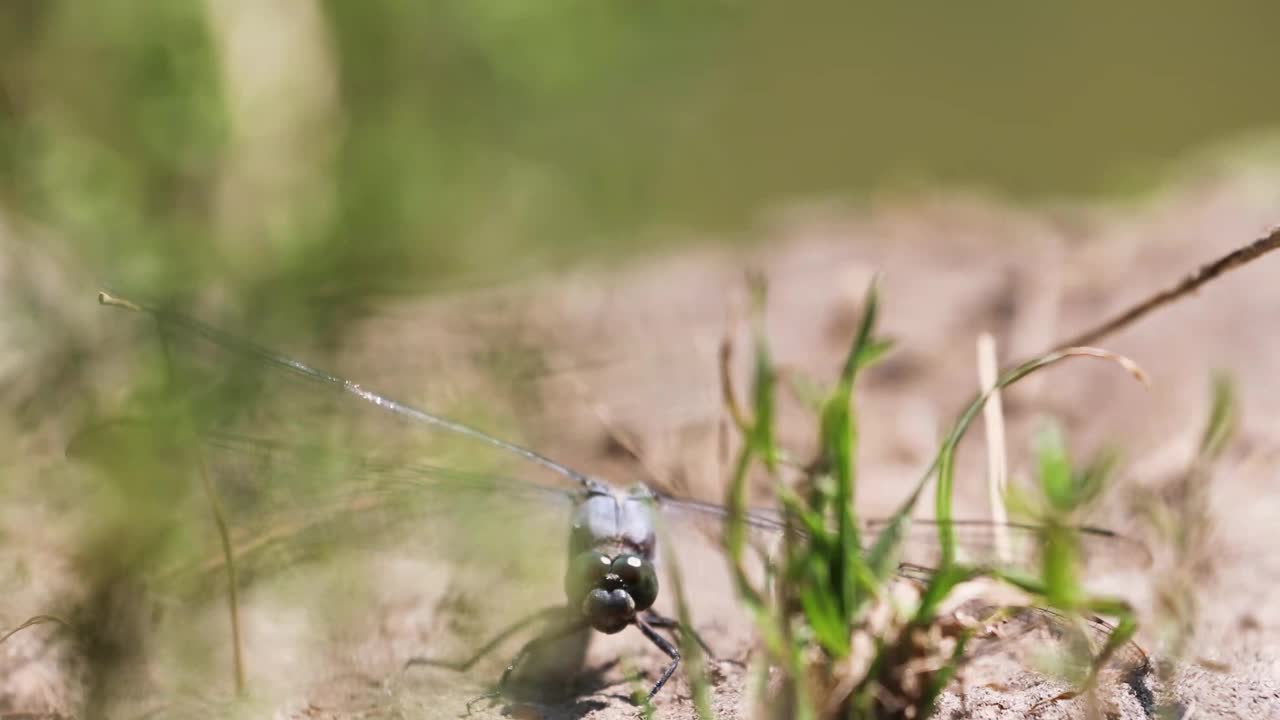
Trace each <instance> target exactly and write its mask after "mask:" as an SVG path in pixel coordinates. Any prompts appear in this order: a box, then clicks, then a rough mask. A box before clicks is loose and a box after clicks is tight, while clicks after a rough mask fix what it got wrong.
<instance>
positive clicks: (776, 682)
mask: <svg viewBox="0 0 1280 720" xmlns="http://www.w3.org/2000/svg"><path fill="white" fill-rule="evenodd" d="M752 289H753V304H754V317H755V323H754V325H755V331H754V337H755V339H754V344H755V349H754V377H753V381H752V389H751V404H750V407H751V412H750V414H748V413H747V412H745V411H744V410H743V408H742V407H741V406H740V405H739V402H738V400H737V398H736V395H735V391H734V389H733V387H732V384H731V383H730V381H728V379H727V372H726V375H725V377H726V380H725V382H724V391H725V401H726V404H727V405H728V407H729V413H730V415H731V416H732V418H733V419H734V422H735V423H736V424H737V426H738V429H739V431H740V434H741V437H742V444H741V448H740V450H739V452H738V454H737V457H736V460H735V462H734V465H733V470H732V475H731V478H730V485H729V488H728V498H727V503H726V504H727V506H728V510H729V520H728V523H727V525H726V529H725V535H724V544H725V547H726V550H727V554H728V556H729V559H730V564H731V566H732V569H733V574H734V578H735V583H736V586H737V589H738V592H739V594H740V595H741V597H742V598H743V600H744V602H745V603H746V605H747V607H748V609H749V610H750V612H751V614H752V616H753V618H754V620H755V623H756V625H757V627H758V629H759V631H760V633H761V636H762V641H763V646H764V650H765V656H766V662H767V664H768V666H769V667H770V668H772V669H773V670H774V674H773V676H772V678H771V679H770V680H769V683H768V684H769V691H768V692H767V695H768V700H767V701H766V703H765V704H766V707H767V709H768V710H769V712H770V714H771V715H772V716H774V717H786V718H802V719H803V718H834V717H847V718H922V717H928V716H929V715H930V714H931V713H932V712H933V709H934V707H935V704H936V702H937V700H938V698H939V696H940V695H941V693H942V692H943V690H944V689H945V688H946V687H947V685H948V683H949V682H950V681H951V679H952V678H953V677H954V676H955V674H956V673H957V672H958V671H959V670H960V668H961V666H962V665H963V663H964V661H965V658H966V647H967V646H968V644H969V643H970V642H971V640H973V639H974V636H975V634H976V633H978V632H980V631H981V629H980V627H978V624H976V623H971V624H968V625H966V624H957V623H954V622H949V621H948V618H947V616H946V613H945V612H944V606H945V605H946V603H947V601H948V600H949V598H950V597H951V596H952V594H953V593H954V591H955V590H956V589H957V588H958V587H959V586H960V585H961V584H962V583H965V582H966V581H969V580H973V579H976V578H981V577H986V578H991V579H993V580H996V581H999V582H1002V583H1004V584H1006V585H1011V586H1013V587H1015V588H1017V589H1019V590H1021V591H1022V592H1023V593H1024V594H1025V595H1026V596H1027V597H1028V598H1029V600H1028V605H1029V606H1032V607H1037V608H1046V609H1050V610H1052V611H1054V612H1056V613H1057V614H1058V615H1060V616H1061V617H1062V618H1063V619H1066V620H1068V621H1070V620H1071V619H1075V618H1079V619H1083V618H1084V617H1086V616H1089V615H1094V614H1103V615H1109V616H1112V617H1117V618H1119V622H1118V624H1117V625H1116V626H1115V627H1114V628H1113V630H1112V632H1110V634H1109V635H1108V637H1107V639H1106V641H1105V643H1104V646H1103V647H1102V648H1101V650H1100V651H1098V652H1097V654H1096V656H1094V657H1092V659H1091V662H1090V663H1089V666H1088V670H1087V672H1086V673H1085V674H1084V675H1083V677H1081V678H1079V685H1078V688H1079V690H1077V691H1073V692H1071V693H1065V694H1063V695H1062V696H1060V698H1061V699H1066V698H1069V697H1074V696H1075V694H1077V693H1078V692H1080V691H1083V690H1087V689H1089V688H1090V687H1091V686H1092V685H1093V683H1094V682H1096V679H1097V677H1098V672H1099V670H1100V669H1101V668H1102V666H1103V665H1105V663H1106V662H1107V660H1108V658H1109V657H1110V656H1111V655H1112V654H1113V653H1115V652H1116V651H1117V649H1119V648H1120V647H1122V646H1123V645H1125V644H1126V643H1128V642H1129V641H1130V639H1131V638H1132V636H1133V633H1134V631H1135V629H1136V626H1135V624H1134V621H1133V619H1132V613H1131V611H1130V609H1129V606H1128V605H1127V604H1126V603H1125V602H1124V601H1123V600H1120V599H1118V598H1107V597H1095V596H1091V595H1089V594H1088V593H1087V592H1086V591H1085V590H1084V588H1083V585H1082V582H1081V577H1080V574H1079V570H1078V568H1079V563H1080V548H1079V547H1078V538H1077V534H1078V532H1077V528H1076V527H1075V525H1074V524H1073V517H1074V516H1075V514H1076V513H1077V511H1079V510H1080V509H1081V508H1082V507H1084V506H1085V505H1086V504H1087V503H1088V502H1089V501H1090V500H1092V499H1093V498H1094V497H1096V496H1097V494H1098V492H1099V491H1100V490H1101V488H1102V486H1103V485H1104V483H1105V480H1106V477H1107V474H1108V472H1109V470H1110V468H1111V466H1112V460H1111V458H1110V457H1109V456H1104V457H1103V458H1102V459H1100V460H1098V461H1095V462H1094V463H1091V464H1089V465H1087V466H1085V467H1083V468H1080V469H1074V468H1072V467H1071V465H1070V463H1069V461H1068V460H1067V454H1066V451H1065V449H1064V446H1063V442H1062V439H1061V437H1060V435H1057V434H1053V433H1050V434H1046V435H1044V436H1042V438H1041V442H1040V448H1039V476H1040V477H1039V480H1040V483H1039V484H1040V487H1039V495H1040V496H1041V499H1039V500H1038V501H1032V500H1031V499H1029V498H1026V499H1023V500H1022V501H1021V502H1022V504H1024V505H1026V506H1027V507H1028V508H1034V509H1035V515H1036V518H1037V520H1038V523H1039V525H1038V530H1037V534H1038V535H1039V538H1038V539H1039V545H1040V548H1041V551H1040V553H1039V565H1038V567H1035V568H1034V570H1035V571H1034V572H1032V571H1018V570H1017V569H1016V568H1013V567H1006V566H1004V565H1002V564H998V563H995V562H990V561H987V562H980V563H971V562H962V561H961V560H960V553H958V547H957V545H958V543H957V536H956V521H955V520H954V519H953V515H952V489H953V486H954V473H955V453H956V448H957V446H958V444H959V442H960V440H961V438H962V437H963V436H964V433H965V432H966V430H967V429H968V427H969V425H970V424H971V423H972V422H973V420H974V419H975V417H976V416H977V415H978V413H979V412H980V411H981V409H982V407H983V405H984V403H985V402H986V400H987V398H988V397H989V396H990V395H991V394H992V393H994V392H996V391H999V390H1000V389H1002V388H1005V387H1007V386H1009V385H1012V384H1013V383H1016V382H1018V381H1019V380H1021V379H1022V378H1024V377H1026V376H1028V375H1030V374H1032V373H1034V372H1037V371H1039V370H1041V369H1044V368H1046V367H1048V366H1050V365H1053V364H1056V363H1058V362H1060V361H1062V360H1065V359H1067V358H1070V357H1093V358H1100V359H1105V360H1108V361H1110V362H1113V363H1116V364H1119V365H1120V366H1121V367H1123V368H1124V369H1126V370H1128V371H1129V372H1130V373H1131V374H1133V375H1134V376H1135V377H1137V378H1138V379H1143V380H1144V379H1145V378H1144V377H1143V375H1142V373H1141V370H1140V369H1138V368H1137V366H1136V365H1134V364H1133V363H1132V362H1131V361H1129V360H1127V359H1125V358H1123V357H1120V356H1118V355H1115V354H1112V353H1109V352H1106V351H1103V350H1098V349H1096V348H1089V347H1071V348H1065V349H1061V350H1057V351H1054V352H1051V353H1049V354H1046V355H1044V356H1042V357H1038V358H1035V359H1033V360H1030V361H1028V362H1025V363H1023V364H1021V365H1019V366H1017V367H1015V368H1013V369H1012V370H1009V371H1007V372H1005V373H1004V374H1003V375H1001V376H1000V377H999V378H998V379H997V381H996V382H995V384H994V386H993V387H992V388H991V389H989V390H988V391H986V392H984V393H982V394H980V395H979V396H978V397H977V398H975V399H974V400H973V401H972V402H971V403H969V405H968V406H967V407H966V408H965V410H964V411H963V412H962V413H961V414H960V416H959V417H958V418H957V420H956V422H955V424H954V426H953V428H952V429H951V431H950V432H949V433H948V435H947V436H946V437H945V439H944V441H943V442H942V444H941V447H940V448H939V450H938V452H937V455H936V457H935V459H934V461H933V463H932V464H931V465H930V467H929V469H928V470H927V471H926V472H925V473H924V474H923V476H922V477H921V478H920V479H919V481H918V482H917V483H916V485H915V486H914V488H913V489H912V491H911V492H910V494H909V496H908V497H907V499H906V500H905V501H904V502H903V503H902V505H901V506H900V507H899V508H898V509H897V511H896V512H895V513H894V514H893V515H892V516H891V517H890V518H889V519H888V520H887V521H885V522H883V523H879V524H877V525H876V526H875V531H874V532H873V531H872V529H871V528H872V526H869V525H866V524H864V523H862V522H861V521H860V519H859V517H858V515H857V511H856V508H855V497H856V488H857V464H856V455H857V453H856V448H857V439H858V417H857V413H856V411H855V408H854V403H853V397H854V388H855V384H856V380H857V378H858V375H859V373H860V372H861V371H863V370H865V369H866V368H867V367H868V366H870V365H871V364H872V363H874V362H875V361H876V360H877V359H879V358H880V357H882V356H883V355H884V354H885V353H886V352H887V351H888V350H889V349H890V347H891V344H890V342H889V341H887V340H886V339H883V338H880V337H879V336H877V334H876V317H877V312H878V309H879V302H878V296H877V290H876V285H875V283H874V282H873V283H872V284H871V286H870V287H869V289H868V290H867V293H866V298H865V302H864V304H863V311H862V316H861V319H860V322H859V324H858V330H857V333H856V335H855V337H854V340H853V343H852V345H851V346H850V348H849V350H848V353H847V355H846V357H845V361H844V363H843V366H842V369H841V371H840V374H839V377H838V378H837V380H836V383H835V385H834V387H832V388H831V389H830V390H829V391H828V392H826V393H825V395H823V396H822V397H821V401H820V402H819V403H818V409H817V413H816V415H817V418H816V423H817V432H818V434H819V438H818V448H819V449H818V451H817V454H816V455H815V456H814V457H813V458H812V459H811V460H810V461H809V462H807V463H804V464H802V465H800V466H799V467H793V464H791V463H787V462H784V460H785V458H786V455H785V453H784V451H783V450H782V449H781V448H780V447H779V446H778V444H777V441H776V434H775V422H776V407H777V402H776V394H777V392H776V390H777V386H778V384H777V371H776V368H775V366H774V364H773V361H772V358H771V355H770V351H769V346H768V343H767V340H766V338H765V336H764V332H763V330H762V322H761V320H760V319H761V316H762V311H763V306H764V298H765V290H764V285H763V282H761V281H759V280H756V281H755V282H754V283H753V287H752ZM722 357H725V358H727V357H728V351H727V350H726V352H725V353H724V354H723V355H722ZM725 364H726V365H727V362H726V363H725ZM756 469H762V470H763V472H764V473H765V474H766V475H767V476H768V477H769V478H770V480H771V481H772V484H773V486H774V488H775V490H776V493H777V495H778V498H779V500H780V505H781V516H782V523H783V526H784V528H785V530H784V533H783V540H782V548H781V550H780V552H777V553H774V554H771V555H767V556H766V560H765V561H764V562H765V581H764V582H760V581H758V580H756V579H754V578H753V577H752V576H751V573H749V572H748V570H747V557H746V555H747V549H748V546H749V544H750V542H749V541H750V537H749V533H750V528H749V525H750V523H749V522H748V521H749V518H748V515H747V505H746V488H747V479H748V476H749V475H750V474H751V473H752V471H753V470H756ZM790 470H794V471H795V472H792V473H790V474H789V473H788V471H790ZM935 477H936V480H937V483H936V486H935V487H936V489H935V498H934V500H935V502H934V507H935V513H936V518H935V520H934V527H936V531H937V544H938V547H939V549H940V553H939V555H940V560H939V562H938V564H937V566H936V567H934V568H929V569H920V568H916V569H917V570H923V572H921V573H920V574H919V576H918V577H919V579H920V582H919V584H917V585H916V586H915V587H914V590H915V592H914V593H911V592H907V591H905V590H904V584H903V583H902V582H900V581H899V580H898V578H897V576H898V574H899V570H900V566H899V563H900V560H901V559H902V557H903V553H904V549H905V543H906V540H907V537H908V534H909V530H910V528H911V525H912V515H913V514H914V512H915V510H916V507H917V505H918V504H919V500H920V498H921V497H922V496H923V494H924V491H925V489H926V487H927V486H928V483H929V481H930V480H932V479H934V478H935ZM789 478H790V479H794V480H796V482H795V483H788V482H787V480H788V479H789ZM910 589H911V588H908V590H910ZM1000 610H1001V611H1004V612H1012V611H1014V610H1017V608H1008V607H1006V608H1001V609H1000Z"/></svg>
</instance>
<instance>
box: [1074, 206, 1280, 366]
mask: <svg viewBox="0 0 1280 720" xmlns="http://www.w3.org/2000/svg"><path fill="white" fill-rule="evenodd" d="M1276 249H1280V227H1276V228H1275V229H1273V230H1272V231H1271V233H1270V234H1269V235H1267V236H1265V237H1261V238H1259V239H1257V240H1254V241H1253V242H1251V243H1249V244H1248V245H1245V246H1244V247H1242V248H1237V249H1236V250H1233V251H1231V252H1229V253H1227V254H1226V255H1223V256H1222V257H1220V258H1218V259H1217V260H1215V261H1213V262H1211V263H1209V264H1207V265H1203V266H1201V267H1200V269H1199V270H1196V271H1195V272H1193V273H1191V274H1190V275H1187V276H1186V277H1184V278H1183V279H1182V280H1181V281H1180V282H1179V283H1178V284H1177V285H1174V286H1173V287H1170V288H1167V289H1165V290H1162V291H1160V292H1158V293H1156V294H1155V295H1152V296H1151V297H1149V298H1147V299H1146V300H1143V301H1142V302H1140V303H1138V304H1137V305H1134V306H1133V307H1131V308H1129V309H1128V310H1125V311H1124V312H1122V313H1120V314H1119V315H1117V316H1115V317H1113V318H1111V319H1110V320H1107V321H1106V322H1104V323H1102V324H1101V325H1098V326H1096V327H1093V328H1090V329H1088V330H1086V331H1084V332H1082V333H1080V334H1079V335H1076V336H1075V337H1073V338H1070V339H1067V340H1063V341H1061V342H1059V343H1058V344H1056V345H1054V346H1053V348H1052V349H1051V350H1050V351H1049V352H1055V351H1058V350H1065V349H1067V348H1069V347H1076V346H1080V345H1096V344H1097V343H1098V341H1099V340H1102V339H1103V338H1105V337H1108V336H1110V335H1112V334H1114V333H1116V332H1118V331H1120V330H1122V329H1124V328H1125V327H1128V326H1129V325H1131V324H1133V323H1134V322H1136V321H1137V320H1139V319H1141V318H1142V317H1144V316H1146V315H1147V314H1149V313H1150V312H1152V311H1153V310H1157V309H1159V308H1161V307H1163V306H1165V305H1168V304H1169V303H1171V302H1174V301H1175V300H1178V299H1180V298H1181V297H1182V296H1184V295H1189V294H1191V293H1194V292H1195V291H1197V290H1199V289H1200V287H1201V286H1202V285H1204V284H1206V283H1208V282H1209V281H1211V280H1214V279H1215V278H1217V277H1218V276H1219V275H1223V274H1225V273H1227V272H1230V271H1231V270H1235V269H1236V268H1239V267H1242V266H1244V265H1247V264H1249V263H1251V262H1253V261H1254V260H1257V259H1258V258H1260V257H1262V256H1263V255H1266V254H1267V253H1269V252H1271V251H1272V250H1276Z"/></svg>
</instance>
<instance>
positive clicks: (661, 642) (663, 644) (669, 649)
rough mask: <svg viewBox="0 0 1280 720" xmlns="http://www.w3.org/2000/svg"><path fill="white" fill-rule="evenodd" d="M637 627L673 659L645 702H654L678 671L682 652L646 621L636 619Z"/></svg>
mask: <svg viewBox="0 0 1280 720" xmlns="http://www.w3.org/2000/svg"><path fill="white" fill-rule="evenodd" d="M636 627H638V628H640V632H642V633H644V636H645V637H647V638H649V642H652V643H653V644H654V645H657V646H658V649H659V650H661V651H662V652H664V653H666V654H667V657H669V658H671V663H670V664H669V665H667V667H666V668H665V669H664V670H663V671H662V675H661V676H659V677H658V682H656V683H654V684H653V689H652V690H650V691H649V696H648V697H646V698H645V702H649V701H651V700H653V696H654V695H657V694H658V691H659V690H661V689H662V686H663V685H666V684H667V679H668V678H670V677H671V673H673V672H675V671H676V667H678V666H679V665H680V651H679V650H676V646H675V645H672V644H671V643H670V642H669V641H668V640H667V639H666V638H664V637H662V636H661V635H659V634H658V631H657V630H654V629H653V627H651V626H650V625H649V624H648V623H646V622H645V621H643V620H641V619H639V618H636Z"/></svg>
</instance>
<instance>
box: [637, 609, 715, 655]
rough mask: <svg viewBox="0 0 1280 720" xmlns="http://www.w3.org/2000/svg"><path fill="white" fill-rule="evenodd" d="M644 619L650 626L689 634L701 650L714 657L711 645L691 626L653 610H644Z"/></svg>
mask: <svg viewBox="0 0 1280 720" xmlns="http://www.w3.org/2000/svg"><path fill="white" fill-rule="evenodd" d="M644 619H645V622H647V623H649V626H650V627H654V628H662V629H664V630H666V629H670V630H675V631H676V632H679V633H681V634H684V633H688V634H689V636H690V637H692V638H693V640H694V642H696V643H698V647H700V648H702V652H704V653H706V655H707V657H709V658H711V659H712V660H714V659H716V654H715V653H714V652H712V651H711V646H710V645H707V641H706V640H703V639H702V635H700V634H698V631H697V630H694V629H693V628H692V627H690V626H688V625H685V624H683V623H681V622H680V621H679V620H676V619H675V618H669V617H667V616H666V615H662V614H660V613H657V612H655V611H653V610H650V611H648V612H646V613H645V618H644Z"/></svg>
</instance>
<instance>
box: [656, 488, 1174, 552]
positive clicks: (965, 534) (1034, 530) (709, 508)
mask: <svg viewBox="0 0 1280 720" xmlns="http://www.w3.org/2000/svg"><path fill="white" fill-rule="evenodd" d="M660 502H661V504H662V506H663V509H664V512H665V513H667V514H668V515H671V516H672V517H673V518H679V521H681V522H689V521H694V522H700V523H703V524H708V523H710V524H711V525H712V526H714V527H715V528H716V531H717V532H718V526H719V525H720V524H722V523H723V522H724V521H725V519H726V518H727V516H728V511H727V510H726V509H725V508H724V507H723V506H719V505H716V504H714V503H707V502H702V501H697V500H685V499H682V498H673V497H665V496H664V497H662V498H661V501H660ZM745 521H746V524H747V525H748V527H750V528H752V529H753V530H755V531H756V532H757V534H758V535H762V536H765V537H764V541H765V542H766V544H767V543H770V542H772V540H771V539H769V538H768V536H776V535H777V534H779V533H781V532H783V530H784V529H785V526H784V524H783V521H782V518H781V516H780V515H779V514H778V513H777V512H776V511H773V510H768V509H758V508H753V509H752V510H751V511H750V512H748V513H747V515H746V518H745ZM888 522H889V521H888V520H884V519H871V520H864V521H863V536H864V537H863V540H864V542H866V543H868V544H870V543H872V542H874V541H875V537H876V535H877V534H879V533H880V532H881V531H882V530H884V528H885V527H886V525H887V524H888ZM952 527H953V529H954V532H955V536H956V543H957V554H958V556H959V559H960V560H961V561H964V562H967V563H972V564H975V565H985V566H990V567H1003V568H1006V569H1019V570H1023V571H1035V570H1037V569H1038V568H1037V563H1038V558H1039V550H1040V548H1041V547H1042V546H1043V544H1044V542H1045V538H1044V530H1043V528H1041V527H1039V526H1037V525H1031V524H1018V523H1005V524H997V523H994V522H991V521H989V520H954V521H952ZM938 530H939V527H938V523H937V522H936V521H933V520H913V521H911V524H910V526H909V528H908V531H907V536H906V541H905V542H904V548H903V556H902V563H903V564H904V565H909V566H915V567H917V568H927V567H931V566H935V565H937V563H938V559H939V554H940V549H939V548H940V542H939V538H938ZM1073 530H1074V537H1075V539H1076V541H1077V543H1078V546H1079V549H1080V555H1081V558H1082V560H1084V561H1085V562H1086V563H1089V564H1090V566H1091V567H1095V568H1102V567H1105V568H1106V569H1114V570H1132V569H1138V568H1143V567H1147V566H1148V565H1150V564H1151V553H1150V551H1149V550H1148V549H1147V547H1146V546H1145V545H1144V544H1143V543H1142V542H1140V541H1138V540H1136V539H1133V538H1129V537H1126V536H1124V535H1121V534H1119V533H1116V532H1112V531H1110V530H1106V529H1104V528H1096V527H1077V528H1073ZM1002 535H1003V538H1004V540H1003V541H1002V540H1001V536H1002ZM1006 542H1007V546H1008V554H1007V556H1004V557H1002V553H1001V546H1002V544H1004V543H1006Z"/></svg>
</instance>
